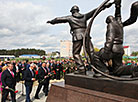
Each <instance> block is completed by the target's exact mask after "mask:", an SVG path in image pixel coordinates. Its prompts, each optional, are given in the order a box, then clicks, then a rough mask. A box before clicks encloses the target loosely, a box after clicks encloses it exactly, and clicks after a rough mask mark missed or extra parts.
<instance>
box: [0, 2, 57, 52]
mask: <svg viewBox="0 0 138 102" xmlns="http://www.w3.org/2000/svg"><path fill="white" fill-rule="evenodd" d="M50 12H51V11H50V10H49V8H48V7H45V6H42V5H38V4H33V3H31V2H16V1H7V2H6V1H0V36H1V37H0V43H1V46H0V48H5V49H12V48H22V47H24V48H26V47H34V48H42V49H46V48H45V47H43V46H40V45H39V44H40V43H45V46H47V44H48V43H49V42H48V41H50V39H51V41H52V40H53V41H56V38H53V37H52V38H51V37H50V35H49V34H48V29H49V25H47V24H46V21H47V19H48V18H50V17H51V13H50ZM48 39H49V40H48ZM51 44H52V42H51ZM54 44H55V43H54Z"/></svg>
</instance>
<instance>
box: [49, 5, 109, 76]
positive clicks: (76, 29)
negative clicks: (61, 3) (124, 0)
mask: <svg viewBox="0 0 138 102" xmlns="http://www.w3.org/2000/svg"><path fill="white" fill-rule="evenodd" d="M110 6H111V4H110V3H109V4H106V5H105V6H103V7H102V8H101V9H100V10H99V12H101V11H102V10H104V9H105V8H108V7H110ZM96 10H97V9H94V10H92V11H90V12H88V13H86V14H81V13H79V11H80V10H79V7H78V6H76V5H75V6H73V7H72V8H71V10H70V12H71V13H72V15H69V16H64V17H57V18H55V19H53V20H51V21H47V23H50V24H58V23H69V25H70V28H71V30H70V32H71V34H72V42H73V57H74V60H75V62H76V65H77V68H78V71H76V72H75V74H86V70H85V68H84V64H83V61H82V59H81V56H80V51H81V48H82V45H83V36H84V32H85V30H86V28H87V21H88V20H89V19H90V18H91V17H92V16H93V14H94V13H95V11H96ZM89 48H90V51H89V52H88V54H89V55H90V59H91V60H92V59H93V56H94V48H93V45H92V44H91V43H89Z"/></svg>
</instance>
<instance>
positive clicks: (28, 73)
mask: <svg viewBox="0 0 138 102" xmlns="http://www.w3.org/2000/svg"><path fill="white" fill-rule="evenodd" d="M24 80H25V87H26V102H31V100H30V93H31V91H32V87H33V82H34V81H35V72H34V64H33V63H32V64H30V67H29V68H28V69H26V70H25V72H24Z"/></svg>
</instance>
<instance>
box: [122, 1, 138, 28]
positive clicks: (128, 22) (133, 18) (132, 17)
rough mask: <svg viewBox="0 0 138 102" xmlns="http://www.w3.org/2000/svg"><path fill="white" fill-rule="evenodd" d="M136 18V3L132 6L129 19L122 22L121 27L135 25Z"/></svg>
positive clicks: (137, 10)
mask: <svg viewBox="0 0 138 102" xmlns="http://www.w3.org/2000/svg"><path fill="white" fill-rule="evenodd" d="M137 17H138V1H137V2H134V3H133V4H132V6H131V13H130V17H129V19H127V20H126V21H125V22H123V26H128V25H131V24H133V23H135V22H136V21H137Z"/></svg>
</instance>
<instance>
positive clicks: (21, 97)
mask: <svg viewBox="0 0 138 102" xmlns="http://www.w3.org/2000/svg"><path fill="white" fill-rule="evenodd" d="M61 81H64V80H63V79H61V80H50V86H51V83H56V82H61ZM22 86H23V94H25V86H24V85H22V82H19V83H17V85H16V89H17V90H18V91H19V92H18V93H17V94H16V102H25V98H26V96H25V95H22ZM37 86H38V83H37V82H35V83H34V85H33V89H32V92H31V95H30V96H31V100H32V101H33V102H45V101H46V99H47V96H45V94H44V93H43V92H42V89H41V91H40V93H39V97H40V99H39V100H37V99H34V95H35V92H36V89H37ZM0 99H1V94H0ZM6 102H11V101H6Z"/></svg>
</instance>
